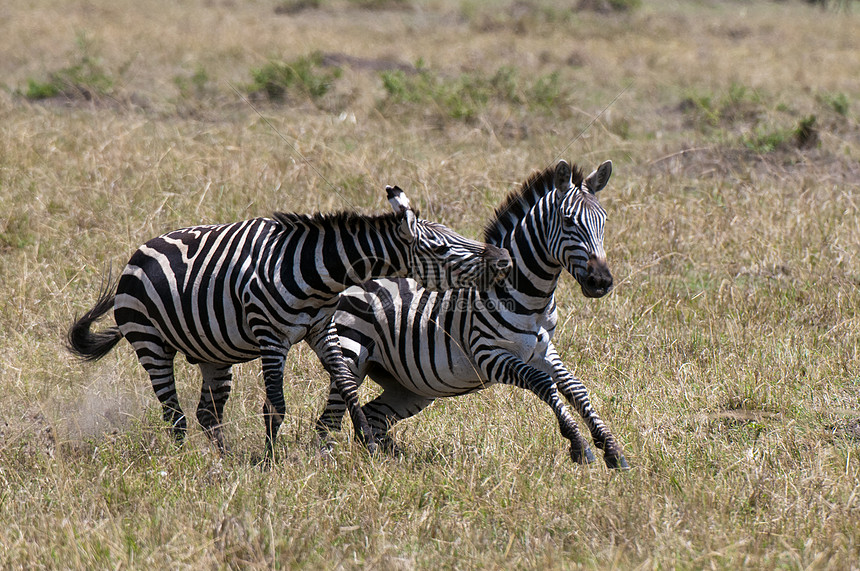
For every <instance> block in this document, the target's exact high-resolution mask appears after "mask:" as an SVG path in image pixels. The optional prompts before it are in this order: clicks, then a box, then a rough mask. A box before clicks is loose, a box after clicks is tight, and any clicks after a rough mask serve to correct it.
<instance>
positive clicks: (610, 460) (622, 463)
mask: <svg viewBox="0 0 860 571" xmlns="http://www.w3.org/2000/svg"><path fill="white" fill-rule="evenodd" d="M603 461H604V462H606V467H607V468H609V469H610V470H629V469H630V464H628V463H627V459H626V458H624V454H619V455H618V456H604V457H603Z"/></svg>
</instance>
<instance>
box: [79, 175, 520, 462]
mask: <svg viewBox="0 0 860 571" xmlns="http://www.w3.org/2000/svg"><path fill="white" fill-rule="evenodd" d="M386 190H387V191H388V197H389V201H390V202H391V205H392V207H393V208H394V210H395V212H394V213H389V214H387V215H381V216H375V217H365V216H361V215H358V214H356V213H340V214H330V215H323V214H317V215H313V216H308V215H301V214H284V213H275V215H274V219H268V218H254V219H252V220H245V221H242V222H236V223H233V224H222V225H208V226H194V227H191V228H183V229H180V230H174V231H172V232H169V233H167V234H164V235H163V236H159V237H157V238H154V239H152V240H150V241H148V242H147V243H146V244H144V245H143V246H141V247H140V248H139V249H138V250H137V251H136V252H135V253H134V254H133V255H132V257H131V259H130V260H129V262H128V265H127V266H126V267H125V270H124V271H123V273H122V275H121V276H120V278H119V281H118V283H117V284H116V286H113V285H112V284H110V283H109V284H108V287H107V288H106V289H105V290H104V291H103V292H102V293H101V295H100V296H99V300H98V302H97V303H96V305H95V307H93V308H92V309H91V310H89V311H88V312H87V313H85V314H84V315H83V316H82V317H81V318H80V319H78V320H77V321H75V322H74V324H73V325H72V326H71V328H70V330H69V335H68V344H69V349H70V350H71V351H72V353H74V354H75V355H77V356H78V357H80V358H82V359H84V360H87V361H94V360H96V359H99V358H101V357H103V356H104V355H106V354H107V353H108V352H109V351H110V350H111V349H112V348H113V347H114V346H115V345H116V344H117V343H118V342H119V340H120V339H121V338H123V337H125V338H126V339H127V340H128V341H129V343H131V345H132V347H134V350H135V352H136V353H137V357H138V360H139V361H140V363H141V365H143V367H144V369H146V372H147V373H148V374H149V376H150V379H151V381H152V387H153V389H154V390H155V394H156V396H157V397H158V400H159V401H160V402H161V405H162V409H163V414H164V420H165V421H166V422H168V423H170V425H171V426H172V432H173V434H174V436H175V438H176V439H177V440H178V441H181V440H182V439H183V438H184V435H185V431H186V427H187V424H186V420H185V415H184V413H183V412H182V409H181V407H180V406H179V400H178V398H177V395H176V384H175V380H174V376H173V359H174V357H175V356H176V353H177V352H182V353H183V354H185V356H186V357H187V359H188V361H189V362H190V363H197V364H199V366H200V372H201V373H202V375H203V388H202V391H201V395H200V402H199V405H198V408H197V420H198V421H199V422H200V424H201V425H202V426H203V428H204V430H205V432H206V434H207V435H208V436H209V437H210V438H211V439H212V440H214V442H215V443H216V445H217V446H218V448H219V450H220V451H221V452H225V451H226V447H225V443H224V439H223V435H222V431H221V422H222V414H223V411H224V404H225V403H226V401H227V398H228V396H229V394H230V388H231V383H232V374H231V366H232V365H233V364H235V363H241V362H244V361H249V360H252V359H255V358H257V357H262V367H263V377H264V379H265V384H266V400H265V404H264V406H263V415H264V419H265V424H266V453H267V457H269V458H271V456H272V454H273V453H274V445H275V440H276V437H277V434H278V428H279V427H280V425H281V422H282V421H283V417H284V414H285V411H286V406H285V403H284V393H283V378H284V360H285V358H286V355H287V351H288V350H289V348H290V347H291V346H292V345H295V344H296V343H298V342H299V341H301V340H302V339H305V340H306V341H307V342H308V344H309V345H310V346H311V347H312V348H313V349H314V351H315V352H316V353H317V355H318V356H319V358H320V360H321V361H322V363H323V365H324V366H325V368H326V370H327V371H328V372H329V374H330V375H331V379H332V386H334V387H336V389H337V390H339V391H341V392H342V394H343V395H344V398H345V399H346V401H347V404H348V408H349V409H350V413H351V415H352V418H353V422H354V423H355V428H356V430H357V431H358V433H359V434H360V435H370V428H369V426H368V424H367V419H366V418H365V417H364V414H363V412H362V410H361V408H360V406H359V402H358V397H357V392H356V390H357V386H356V385H355V382H354V380H353V378H352V377H351V375H350V374H349V371H348V369H346V366H345V363H344V361H343V356H342V354H341V349H340V345H339V343H338V338H337V333H336V330H335V329H334V324H333V322H332V319H331V318H332V314H333V313H334V310H335V306H336V304H337V299H338V294H339V293H340V292H341V291H343V290H344V289H346V288H347V287H349V286H351V285H355V284H360V283H362V282H365V281H367V280H369V279H371V278H374V277H384V276H392V277H410V278H412V279H414V280H416V281H417V282H418V283H422V284H424V285H425V286H427V287H429V288H431V289H434V290H447V289H450V288H461V287H479V288H486V287H489V286H490V285H491V284H493V283H494V282H495V281H496V280H498V279H503V278H504V276H505V275H506V274H507V272H508V271H509V269H510V257H509V255H508V254H507V252H506V251H505V250H503V249H501V248H498V247H496V246H490V245H487V244H483V243H480V242H476V241H473V240H469V239H467V238H464V237H462V236H460V235H459V234H456V233H455V232H453V231H452V230H450V229H448V228H446V227H445V226H443V225H441V224H436V223H433V222H428V221H426V220H421V219H418V218H417V217H416V214H415V213H414V212H413V211H412V210H411V208H410V207H409V201H408V199H407V198H406V196H405V195H403V193H402V191H401V190H400V189H399V188H397V187H388V188H387V189H386ZM108 282H110V279H108ZM111 308H113V309H114V318H115V320H116V326H115V327H111V328H108V329H105V330H103V331H98V332H91V331H90V327H91V326H92V324H93V323H94V322H95V321H96V320H97V319H99V317H101V316H102V315H104V314H105V313H107V312H108V311H109V310H110V309H111ZM367 444H368V445H369V446H370V447H371V448H373V446H374V445H373V442H372V441H370V442H367Z"/></svg>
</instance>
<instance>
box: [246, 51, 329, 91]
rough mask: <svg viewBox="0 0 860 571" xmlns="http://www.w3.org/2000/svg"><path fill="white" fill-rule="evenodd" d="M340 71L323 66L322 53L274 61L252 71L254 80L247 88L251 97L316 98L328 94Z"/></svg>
mask: <svg viewBox="0 0 860 571" xmlns="http://www.w3.org/2000/svg"><path fill="white" fill-rule="evenodd" d="M340 74H341V71H340V69H339V68H330V69H327V68H323V67H322V55H321V54H319V53H313V54H311V55H309V56H305V57H301V58H299V59H297V60H294V61H292V62H283V61H276V60H271V61H269V62H268V63H267V64H265V65H264V66H262V67H260V68H257V69H253V70H251V77H252V79H253V82H252V83H251V84H250V85H249V86H248V87H247V91H248V93H249V95H251V96H265V97H266V98H268V99H269V100H270V101H275V102H283V101H285V100H286V99H287V96H288V94H290V93H293V94H301V95H303V96H305V97H308V98H310V99H314V100H315V99H319V98H320V97H322V96H324V95H325V94H326V93H328V91H329V90H330V89H331V86H332V84H333V83H334V81H335V80H336V79H337V78H338V77H340Z"/></svg>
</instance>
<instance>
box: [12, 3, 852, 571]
mask: <svg viewBox="0 0 860 571" xmlns="http://www.w3.org/2000/svg"><path fill="white" fill-rule="evenodd" d="M857 9H858V5H857V3H854V5H853V11H852V6H851V3H850V2H848V3H841V4H838V5H833V4H831V5H830V6H827V7H824V8H822V7H819V6H813V5H810V4H808V3H805V2H801V1H799V0H797V1H793V0H786V1H783V2H771V1H765V0H749V1H740V0H737V1H733V0H727V1H716V0H689V1H671V0H670V1H667V2H652V1H648V0H643V1H642V2H635V1H632V0H631V1H629V2H623V1H620V0H618V1H613V2H605V3H601V2H585V3H583V5H582V6H580V7H579V8H577V3H576V2H562V1H560V0H516V1H510V0H488V1H487V2H478V1H476V0H462V1H457V0H401V1H398V0H353V1H347V0H317V1H311V0H309V1H301V0H184V1H182V2H171V1H168V0H135V1H129V0H113V1H111V2H108V1H105V0H70V1H60V0H26V1H25V0H8V1H5V2H3V3H2V5H0V56H2V57H0V568H3V569H38V568H43V569H158V568H162V569H166V568H171V569H269V568H280V569H284V568H288V569H320V568H323V569H357V568H366V569H383V570H406V569H739V568H753V569H840V570H841V569H858V568H860V563H858V562H860V353H858V350H860V318H858V312H860V311H858V310H860V212H858V207H860V122H858V121H860V15H858V14H857ZM559 158H564V159H567V160H569V161H571V162H575V163H577V164H579V165H581V166H582V167H583V168H585V169H587V170H591V169H592V168H594V167H595V166H596V165H598V164H599V163H600V162H602V161H604V160H606V159H611V160H612V161H613V165H614V171H613V176H612V179H611V180H610V183H609V185H608V187H607V188H606V190H604V191H603V192H602V193H601V195H600V199H601V202H602V204H603V206H604V207H605V208H606V210H607V211H608V213H609V218H608V222H607V228H606V242H605V246H606V251H607V255H608V259H609V263H610V267H611V269H612V272H613V274H614V276H615V281H616V287H615V289H614V290H613V292H612V293H611V294H610V295H608V296H606V297H605V298H602V299H597V300H589V299H585V298H584V297H583V296H582V295H581V294H580V292H579V288H578V287H577V286H576V283H575V282H574V280H573V279H572V278H571V277H570V276H569V275H565V276H564V277H563V279H562V280H561V284H560V287H559V291H558V303H559V310H560V324H559V329H558V331H557V334H556V339H555V341H556V345H557V346H558V348H559V351H560V353H561V356H562V358H563V359H564V361H565V362H566V363H567V364H568V366H569V367H570V369H571V370H572V371H574V372H575V374H576V375H577V376H578V377H580V378H581V379H583V380H584V382H585V383H586V385H587V387H588V388H589V391H590V395H591V398H592V401H593V403H594V405H595V407H596V408H597V410H598V412H599V413H600V414H601V416H602V417H603V419H604V420H605V421H606V422H607V424H608V425H609V426H610V428H611V429H612V431H613V432H614V434H615V435H616V437H617V438H618V439H619V441H620V443H621V444H622V446H623V447H624V450H625V453H626V456H627V458H628V460H629V462H630V464H631V467H632V469H631V470H630V471H628V472H624V473H612V472H610V471H609V470H607V469H606V467H605V466H604V465H603V463H602V462H601V461H598V462H597V463H595V464H593V465H589V466H578V465H574V464H572V463H571V462H570V459H569V457H568V455H567V449H566V446H565V445H564V442H563V439H562V438H561V437H560V435H559V434H558V429H557V424H556V421H555V420H554V418H553V415H552V413H551V411H550V410H549V409H548V407H546V406H545V405H543V404H542V403H541V402H540V401H539V400H538V399H537V398H536V397H535V396H534V395H532V394H530V393H526V392H524V391H521V390H518V389H514V388H510V387H495V388H491V389H488V390H485V391H482V392H480V393H477V394H473V395H469V396H464V397H459V398H452V399H443V400H440V401H437V402H436V403H434V404H433V405H432V406H431V407H430V408H429V409H427V410H426V411H424V412H423V413H422V414H420V415H418V416H416V417H414V418H412V419H409V420H407V421H404V422H403V423H401V424H400V425H398V426H397V428H396V429H395V431H394V432H395V437H396V439H397V441H398V443H399V444H400V445H401V446H402V447H403V448H404V450H405V453H404V455H403V456H402V457H399V458H391V457H387V456H385V455H381V456H373V457H371V456H369V455H368V454H366V453H365V451H364V450H363V449H362V448H361V447H360V446H359V445H357V444H355V443H354V442H353V440H352V438H351V435H350V434H349V433H348V431H346V430H345V431H344V432H343V433H342V434H340V435H339V436H338V446H337V448H336V451H335V452H334V454H333V455H332V456H329V457H326V456H322V455H320V454H319V453H318V449H317V447H316V445H315V444H314V442H313V438H312V432H313V431H312V426H313V422H314V420H315V419H316V416H317V415H318V414H319V412H320V411H321V409H322V406H323V402H324V398H325V395H326V392H327V377H326V375H325V374H324V372H323V370H322V368H321V366H320V365H319V363H318V362H317V360H316V357H315V356H314V355H313V353H312V352H311V351H310V350H309V349H308V348H307V347H305V346H300V347H297V348H294V349H293V350H292V351H291V352H290V355H289V359H288V367H287V369H288V370H287V377H286V381H285V390H286V394H287V400H288V413H287V417H286V420H285V424H284V426H283V428H282V431H281V441H280V446H279V449H278V450H279V453H280V456H281V459H280V461H278V462H276V463H275V464H274V465H273V466H272V467H271V468H270V469H268V470H263V469H261V468H260V467H258V466H256V465H255V462H254V459H255V458H258V457H259V454H260V453H261V452H262V448H263V434H264V431H263V424H262V418H261V415H260V410H261V406H262V402H263V383H262V377H261V374H260V370H259V363H258V362H252V363H248V364H243V365H241V366H238V367H237V368H236V375H235V382H234V390H233V394H232V396H231V399H230V401H229V403H228V405H227V410H226V413H225V416H226V422H227V426H226V435H227V438H228V439H229V441H230V442H231V443H232V445H233V453H232V455H230V456H229V457H227V458H223V459H222V458H220V457H218V455H217V454H215V453H214V451H213V449H212V447H211V445H210V444H209V443H208V442H207V440H206V438H205V437H204V436H203V435H202V433H201V432H200V430H199V428H198V427H197V426H196V425H195V426H194V427H193V429H192V430H191V434H190V439H189V441H188V442H186V444H185V445H184V446H182V447H176V446H175V445H174V444H173V443H172V442H171V440H170V438H169V437H168V434H167V431H166V429H165V426H164V425H163V424H162V423H161V421H160V407H159V406H158V404H157V401H156V399H155V396H154V394H153V393H152V389H151V387H150V385H149V382H148V380H147V378H146V375H145V373H144V371H143V369H142V368H141V367H140V366H139V364H138V363H137V360H136V358H135V357H134V354H133V352H132V350H131V348H130V346H129V345H128V344H127V343H125V342H123V343H122V344H121V345H120V346H118V348H117V349H116V350H115V351H113V352H112V353H111V354H110V355H108V357H106V358H105V359H103V360H102V361H100V362H98V363H95V364H82V363H79V362H77V361H75V360H74V359H73V358H72V357H71V356H70V355H69V354H68V353H67V351H66V350H65V347H64V337H65V334H66V330H67V328H68V326H69V324H70V323H71V321H72V319H73V318H74V317H75V316H76V315H79V314H81V313H82V312H83V311H85V310H86V309H88V308H89V307H90V306H91V305H92V304H93V303H94V301H95V299H96V296H97V293H98V290H99V286H100V284H101V281H102V279H103V275H104V274H105V272H106V270H107V268H109V267H112V268H113V270H114V272H118V271H119V270H120V269H121V268H122V267H123V265H124V264H125V262H126V261H127V260H128V257H129V256H130V254H131V253H132V252H133V251H134V250H135V248H136V247H137V246H138V245H140V244H141V243H143V242H144V241H146V240H147V239H149V238H151V237H153V236H155V235H158V234H160V233H162V232H165V231H167V230H170V229H174V228H178V227H182V226H187V225H192V224H197V223H215V222H229V221H235V220H241V219H244V218H249V217H254V216H266V215H269V214H270V213H271V212H273V211H276V210H282V211H299V212H313V211H317V210H323V211H333V210H343V209H353V208H355V209H358V210H360V211H361V212H367V213H371V212H377V211H383V210H386V209H387V208H388V205H387V203H386V202H385V198H384V195H383V192H382V188H383V186H384V185H385V184H398V185H400V186H401V187H403V188H404V189H406V190H407V192H408V193H409V194H410V196H411V198H412V201H413V202H414V203H416V204H417V205H418V206H419V207H420V209H421V213H422V215H423V216H424V217H426V218H430V219H435V220H439V221H441V222H443V223H445V224H447V225H449V226H451V227H453V228H456V229H457V230H459V231H460V232H462V233H463V234H465V235H467V236H470V237H480V235H481V230H482V227H483V225H484V223H485V222H486V221H487V219H488V218H489V217H490V216H491V215H492V213H493V209H494V208H495V206H496V205H498V204H499V203H500V202H501V201H502V200H503V199H504V197H505V196H506V195H507V194H508V193H509V192H511V191H512V190H515V189H516V188H518V186H519V184H520V183H521V182H522V181H524V180H525V179H526V177H527V176H528V175H529V174H531V173H532V172H533V171H535V170H538V169H542V168H544V167H546V166H548V165H551V164H553V163H554V162H555V161H556V160H558V159H559ZM177 376H178V381H179V390H180V398H181V399H182V403H183V405H184V407H185V409H186V411H192V410H193V409H194V407H195V406H196V404H195V403H196V399H197V395H198V392H199V387H200V378H199V373H198V371H197V369H196V368H193V367H191V366H190V365H188V364H187V363H186V362H185V361H184V360H183V359H182V358H179V359H177ZM366 385H367V386H365V387H363V388H362V399H363V400H366V399H368V398H371V396H372V395H373V394H374V392H375V391H376V390H378V389H375V388H374V387H373V386H372V385H373V383H370V382H369V383H366Z"/></svg>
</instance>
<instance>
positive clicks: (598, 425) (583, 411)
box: [546, 343, 630, 470]
mask: <svg viewBox="0 0 860 571" xmlns="http://www.w3.org/2000/svg"><path fill="white" fill-rule="evenodd" d="M546 363H547V364H548V365H549V367H550V374H551V375H552V377H553V380H554V381H555V383H556V386H557V387H558V390H559V392H560V393H561V394H562V395H564V397H565V398H566V399H567V400H568V402H570V404H571V405H573V407H574V408H575V409H576V411H577V412H578V413H579V416H581V417H582V419H583V420H584V421H585V424H586V426H588V431H589V432H590V433H591V438H592V439H593V440H594V445H595V446H596V447H597V448H599V449H601V450H603V461H604V462H606V465H607V466H608V467H609V468H611V469H615V470H629V469H630V465H629V464H627V459H626V458H624V452H623V451H622V450H621V446H619V445H618V442H617V441H616V440H615V436H613V435H612V432H611V431H610V430H609V428H607V427H606V425H605V424H604V423H603V420H601V418H600V416H598V414H597V412H596V411H595V410H594V408H593V407H592V406H591V400H590V399H589V398H588V390H587V389H586V388H585V385H584V384H583V383H582V381H580V380H579V379H577V378H576V377H574V376H573V375H572V374H571V373H570V371H568V370H567V367H565V366H564V363H563V362H562V360H561V357H560V356H559V354H558V351H556V349H555V346H554V345H553V344H552V343H549V344H548V348H547V353H546Z"/></svg>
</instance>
